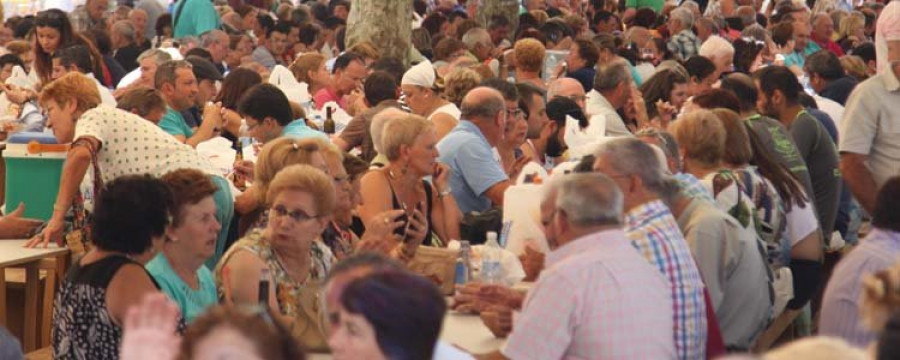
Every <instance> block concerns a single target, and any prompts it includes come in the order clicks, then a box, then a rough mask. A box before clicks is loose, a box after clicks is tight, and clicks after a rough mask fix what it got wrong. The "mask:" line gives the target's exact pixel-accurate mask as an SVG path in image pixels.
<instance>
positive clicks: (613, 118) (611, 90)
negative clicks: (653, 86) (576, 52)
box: [585, 62, 634, 136]
mask: <svg viewBox="0 0 900 360" xmlns="http://www.w3.org/2000/svg"><path fill="white" fill-rule="evenodd" d="M633 86H634V83H633V80H632V77H631V73H630V72H629V71H628V66H627V65H625V64H624V63H622V62H614V63H612V64H607V65H602V66H600V67H599V68H598V69H597V74H596V75H595V76H594V89H593V90H591V92H590V93H588V95H587V107H586V109H585V115H587V116H588V118H589V122H590V125H588V129H587V130H586V131H588V132H589V131H590V128H591V127H596V128H597V129H603V131H602V132H600V133H602V134H605V135H606V136H631V131H629V130H628V127H626V126H625V121H623V120H622V117H621V116H619V110H621V109H623V108H624V107H625V105H627V104H628V101H629V100H631V98H632V87H633Z"/></svg>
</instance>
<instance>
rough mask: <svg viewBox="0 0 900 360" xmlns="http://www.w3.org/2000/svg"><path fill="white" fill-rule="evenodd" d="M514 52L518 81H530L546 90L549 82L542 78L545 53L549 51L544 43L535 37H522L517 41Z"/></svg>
mask: <svg viewBox="0 0 900 360" xmlns="http://www.w3.org/2000/svg"><path fill="white" fill-rule="evenodd" d="M513 52H514V54H515V57H516V61H515V64H516V81H518V82H525V83H529V84H531V85H534V86H537V87H538V88H540V89H541V90H545V91H546V90H547V84H546V83H544V79H542V78H541V68H542V67H543V66H544V55H545V54H546V53H547V49H546V48H545V47H544V44H542V43H541V42H540V41H537V40H535V39H530V38H527V39H522V40H519V41H516V44H515V47H514V50H513Z"/></svg>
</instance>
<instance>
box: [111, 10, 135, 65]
mask: <svg viewBox="0 0 900 360" xmlns="http://www.w3.org/2000/svg"><path fill="white" fill-rule="evenodd" d="M109 41H110V44H111V45H112V48H113V58H114V59H116V62H118V63H119V65H122V68H123V69H125V72H131V71H132V70H134V69H137V67H138V63H137V58H138V56H139V55H141V49H140V48H139V47H138V45H137V42H135V28H134V25H133V24H132V23H131V22H130V21H128V20H119V21H116V22H115V23H114V24H113V25H112V29H111V31H110V33H109Z"/></svg>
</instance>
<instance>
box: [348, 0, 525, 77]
mask: <svg viewBox="0 0 900 360" xmlns="http://www.w3.org/2000/svg"><path fill="white" fill-rule="evenodd" d="M513 1H515V0H513ZM412 11H413V10H412V1H410V0H353V2H352V4H351V5H350V14H349V16H348V17H347V35H346V39H345V40H346V45H347V48H348V49H349V48H350V47H351V46H353V45H355V44H357V43H359V42H363V41H369V42H371V43H372V44H373V45H375V47H376V48H378V50H379V51H380V52H381V56H382V57H388V56H389V57H395V58H397V59H400V60H401V61H403V63H404V64H406V65H409V51H410V48H411V45H410V37H411V35H412Z"/></svg>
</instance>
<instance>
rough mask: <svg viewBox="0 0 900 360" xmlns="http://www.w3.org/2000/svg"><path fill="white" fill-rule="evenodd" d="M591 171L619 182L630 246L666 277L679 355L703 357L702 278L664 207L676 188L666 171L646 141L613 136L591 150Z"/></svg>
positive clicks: (705, 305)
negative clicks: (592, 157)
mask: <svg viewBox="0 0 900 360" xmlns="http://www.w3.org/2000/svg"><path fill="white" fill-rule="evenodd" d="M595 158H596V160H595V161H594V171H597V172H601V173H603V174H605V175H607V176H609V177H610V178H612V179H613V181H614V182H615V183H616V185H618V187H619V189H621V190H622V193H623V195H624V211H625V216H624V218H625V232H626V234H627V235H628V238H629V240H631V245H632V246H634V248H635V249H637V251H638V253H640V254H641V255H643V257H644V259H645V260H647V261H648V262H649V263H650V264H651V265H653V266H655V267H656V268H657V270H658V271H659V272H660V273H661V274H662V275H663V276H664V277H665V278H666V279H668V280H669V285H670V290H671V292H670V295H671V296H672V299H673V303H674V314H673V316H674V336H675V348H676V351H677V357H678V358H679V359H703V358H705V357H706V356H705V353H706V341H707V333H708V329H707V311H706V307H707V304H706V301H705V299H704V292H705V289H704V285H703V279H702V278H701V277H700V271H699V270H698V269H697V265H696V263H695V262H694V259H693V257H692V256H691V250H690V247H689V246H688V244H687V241H685V239H684V236H683V235H682V233H681V230H679V228H678V223H677V222H676V221H675V218H674V217H673V216H672V213H671V212H670V211H669V208H668V207H667V206H666V202H671V200H672V199H673V195H674V194H676V193H677V192H678V191H679V189H678V185H677V182H675V181H674V180H673V179H671V178H670V177H668V176H666V175H665V172H664V169H663V166H664V165H663V163H664V162H662V161H660V158H659V156H658V155H657V153H656V151H654V150H653V148H652V147H651V146H650V145H647V144H646V143H644V142H642V141H641V140H638V139H635V138H617V139H613V140H610V141H607V142H605V143H603V144H601V145H600V147H599V148H598V149H597V151H596V152H595Z"/></svg>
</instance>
